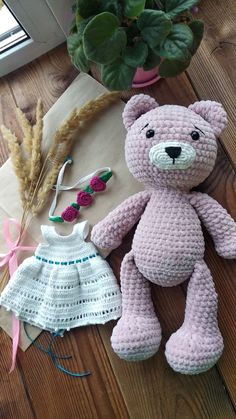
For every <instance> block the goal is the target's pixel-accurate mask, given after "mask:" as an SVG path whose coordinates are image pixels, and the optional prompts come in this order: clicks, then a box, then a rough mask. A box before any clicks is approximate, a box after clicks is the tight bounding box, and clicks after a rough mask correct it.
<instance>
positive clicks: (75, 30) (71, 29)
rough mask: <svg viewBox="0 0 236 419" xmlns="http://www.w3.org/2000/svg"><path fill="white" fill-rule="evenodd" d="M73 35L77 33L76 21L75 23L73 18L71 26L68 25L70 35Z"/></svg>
mask: <svg viewBox="0 0 236 419" xmlns="http://www.w3.org/2000/svg"><path fill="white" fill-rule="evenodd" d="M73 33H77V26H76V21H75V17H74V18H73V20H72V22H71V25H70V35H71V34H73Z"/></svg>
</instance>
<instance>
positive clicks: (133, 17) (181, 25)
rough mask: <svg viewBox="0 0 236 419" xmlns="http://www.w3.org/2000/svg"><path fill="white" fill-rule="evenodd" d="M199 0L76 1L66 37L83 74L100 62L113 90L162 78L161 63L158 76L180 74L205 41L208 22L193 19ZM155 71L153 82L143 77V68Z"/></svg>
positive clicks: (73, 59) (106, 80) (100, 69)
mask: <svg viewBox="0 0 236 419" xmlns="http://www.w3.org/2000/svg"><path fill="white" fill-rule="evenodd" d="M197 3H198V0H146V1H145V0H120V1H119V0H89V1H88V0H77V1H76V4H75V5H74V7H73V12H74V20H73V23H72V26H71V31H70V35H69V37H68V40H67V47H68V52H69V55H70V57H71V59H72V62H73V64H74V65H75V66H76V67H77V68H78V69H79V70H81V71H84V72H88V71H89V69H90V65H91V63H96V65H97V66H98V69H99V71H100V74H101V80H102V82H103V84H104V85H105V86H106V87H107V88H109V89H111V90H124V89H129V88H130V87H131V86H132V84H133V83H135V82H136V85H142V86H143V85H144V84H150V82H153V81H155V80H156V79H157V67H158V72H159V76H161V77H175V76H177V75H178V74H180V73H181V72H183V71H184V70H185V69H186V68H187V67H188V66H189V64H190V61H191V58H192V56H193V55H194V54H195V52H196V51H197V48H198V46H199V44H200V42H201V40H202V36H203V29H204V25H203V22H202V21H201V20H195V19H194V17H193V14H194V9H196V4H197ZM150 71H151V79H150V80H142V78H141V80H140V77H139V76H140V72H141V73H142V74H144V75H146V76H149V74H147V72H150ZM142 74H141V76H142ZM135 76H136V80H135ZM137 77H139V80H138V81H137Z"/></svg>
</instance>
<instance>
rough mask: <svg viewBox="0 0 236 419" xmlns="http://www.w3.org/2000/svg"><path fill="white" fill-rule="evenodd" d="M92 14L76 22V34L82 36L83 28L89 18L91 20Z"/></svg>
mask: <svg viewBox="0 0 236 419" xmlns="http://www.w3.org/2000/svg"><path fill="white" fill-rule="evenodd" d="M92 18H93V16H91V17H88V18H87V19H83V20H81V21H80V22H79V24H77V33H78V35H79V36H80V37H81V38H82V36H83V34H84V30H85V28H86V26H87V24H88V23H89V22H90V20H92Z"/></svg>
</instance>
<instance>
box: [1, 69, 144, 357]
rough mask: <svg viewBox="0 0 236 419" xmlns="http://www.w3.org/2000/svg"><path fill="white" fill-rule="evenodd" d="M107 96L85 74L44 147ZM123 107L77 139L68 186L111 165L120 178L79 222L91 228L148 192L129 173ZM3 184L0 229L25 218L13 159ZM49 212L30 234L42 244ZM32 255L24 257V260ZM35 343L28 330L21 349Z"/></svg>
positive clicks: (65, 199)
mask: <svg viewBox="0 0 236 419" xmlns="http://www.w3.org/2000/svg"><path fill="white" fill-rule="evenodd" d="M104 92H106V89H105V88H104V87H103V86H102V85H101V84H99V83H98V82H97V81H95V80H94V79H93V78H92V77H90V76H88V75H87V74H80V75H79V76H78V77H77V78H76V79H75V80H74V81H73V82H72V84H71V85H70V86H69V87H68V89H67V90H66V91H65V92H64V93H63V95H62V96H61V97H60V98H59V99H58V100H57V102H56V103H55V104H54V105H53V106H52V108H51V109H50V110H49V111H48V112H47V114H46V115H45V117H44V133H43V144H44V147H45V149H47V148H48V146H49V144H50V142H51V140H52V138H53V135H54V133H55V131H56V129H57V128H58V126H59V125H60V124H61V122H62V121H63V120H64V119H65V118H66V116H67V115H68V114H69V113H70V112H71V111H72V110H73V109H74V108H75V107H81V106H82V105H83V104H85V103H86V102H87V101H88V100H90V99H93V98H95V97H97V96H98V95H100V94H101V93H104ZM123 109H124V103H123V102H122V101H121V100H118V101H117V103H115V104H113V105H111V106H110V107H109V109H107V110H105V111H103V112H102V113H101V114H100V115H99V116H98V117H95V119H94V121H92V122H90V123H89V125H88V127H85V129H83V132H82V133H80V134H79V135H78V138H76V141H75V144H74V149H73V151H72V158H73V164H72V166H69V168H68V170H67V173H66V175H65V178H64V181H63V183H64V184H73V183H75V182H76V181H77V180H78V179H79V178H80V177H82V176H85V175H87V174H89V173H91V172H93V171H94V170H96V169H98V168H100V167H103V166H110V167H111V169H112V171H113V173H114V175H113V177H112V178H111V179H110V180H109V182H108V184H107V189H106V191H104V192H103V193H99V194H97V195H96V197H95V199H94V202H93V205H91V207H89V208H86V209H84V210H82V211H81V216H80V218H79V220H78V221H83V220H88V221H89V224H90V226H91V227H92V226H93V225H95V224H96V223H97V222H98V221H99V220H101V219H103V218H104V217H105V216H106V215H107V214H108V212H110V211H111V210H112V209H114V208H115V207H116V206H117V205H118V204H119V203H120V202H122V201H123V200H124V199H126V198H127V197H128V196H130V195H132V194H134V193H136V192H138V191H140V190H141V189H142V186H141V185H140V184H139V183H138V182H136V181H135V179H134V178H133V177H132V175H131V174H130V173H129V171H128V169H127V166H126V164H125V160H124V140H125V136H126V132H125V129H124V126H123V123H122V117H121V115H122V112H123ZM0 186H1V188H0V226H2V222H3V219H4V218H5V217H14V218H16V219H18V220H20V218H21V214H22V209H21V206H20V200H19V195H18V182H17V179H16V176H15V174H14V171H13V169H12V166H11V161H10V160H8V161H7V162H6V163H5V164H4V165H3V166H2V167H1V168H0ZM75 196H76V191H67V192H62V193H61V195H60V197H59V201H58V206H57V208H56V212H55V215H60V212H61V211H62V210H63V209H64V208H65V207H66V206H68V205H69V204H70V202H72V201H74V200H75ZM52 198H53V193H52ZM50 203H51V201H49V203H48V208H49V206H50ZM48 208H47V209H45V211H44V212H43V213H42V214H40V216H39V217H35V218H34V219H33V221H32V222H31V224H30V226H29V229H28V235H29V236H30V240H31V239H32V241H33V242H35V243H36V244H37V243H39V242H40V241H41V232H40V226H41V224H52V223H50V221H48ZM55 226H56V229H57V231H58V232H59V233H61V234H69V233H70V232H71V230H72V227H73V226H72V225H70V224H56V225H55ZM0 252H1V253H4V252H6V245H5V243H4V240H3V237H2V235H0ZM101 253H102V254H103V256H107V255H108V253H109V252H108V251H105V252H104V251H101ZM26 256H27V254H21V255H20V257H21V258H23V259H24V258H25V257H26ZM0 327H2V328H3V329H4V330H5V331H6V332H7V333H8V334H9V335H11V316H10V314H9V312H7V311H6V310H4V309H3V308H1V311H0ZM29 332H30V334H31V336H32V337H33V338H36V337H37V336H38V335H39V333H40V330H39V329H38V328H35V327H33V326H32V327H31V328H30V329H29ZM30 343H31V342H30V341H29V340H28V339H27V337H26V336H25V334H24V333H23V332H22V333H21V339H20V347H21V348H22V349H23V350H26V349H27V348H28V346H29V345H30Z"/></svg>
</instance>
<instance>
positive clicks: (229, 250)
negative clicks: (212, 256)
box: [216, 236, 236, 259]
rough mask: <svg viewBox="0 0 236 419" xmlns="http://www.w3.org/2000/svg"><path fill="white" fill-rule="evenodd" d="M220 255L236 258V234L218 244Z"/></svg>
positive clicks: (217, 248) (217, 249)
mask: <svg viewBox="0 0 236 419" xmlns="http://www.w3.org/2000/svg"><path fill="white" fill-rule="evenodd" d="M216 251H217V253H218V255H220V256H221V257H223V258H225V259H236V236H235V237H231V238H230V239H229V240H227V241H224V242H220V243H217V244H216Z"/></svg>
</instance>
